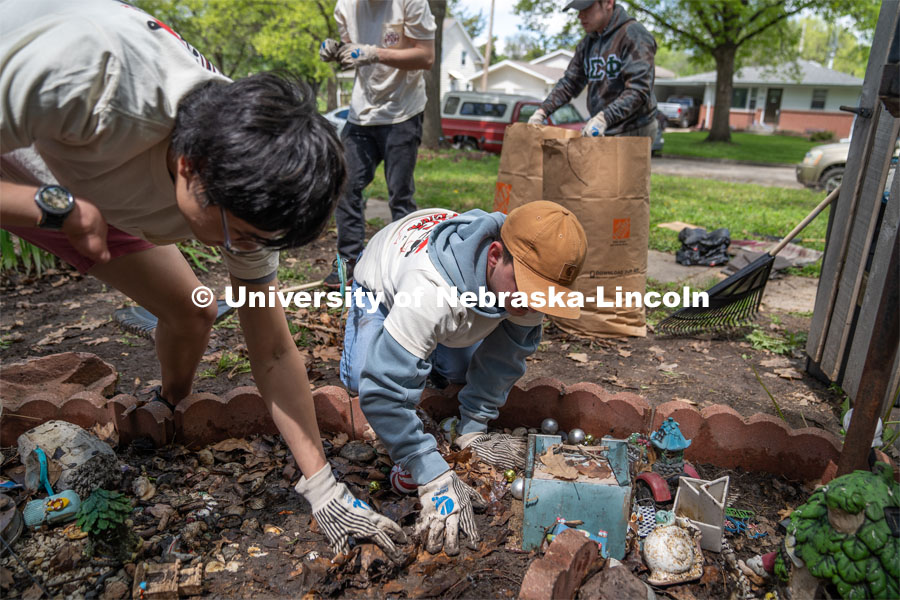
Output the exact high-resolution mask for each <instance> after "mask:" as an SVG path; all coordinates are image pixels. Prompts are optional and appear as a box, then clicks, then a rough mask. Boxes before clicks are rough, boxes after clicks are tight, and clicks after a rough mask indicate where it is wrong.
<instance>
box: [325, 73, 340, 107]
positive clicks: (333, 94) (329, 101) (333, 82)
mask: <svg viewBox="0 0 900 600" xmlns="http://www.w3.org/2000/svg"><path fill="white" fill-rule="evenodd" d="M326 82H327V83H326V85H325V90H326V91H325V95H326V98H325V107H326V110H328V111H332V110H334V109H336V108H337V107H338V102H337V86H338V83H337V75H335V76H333V77H329V78H328V79H326Z"/></svg>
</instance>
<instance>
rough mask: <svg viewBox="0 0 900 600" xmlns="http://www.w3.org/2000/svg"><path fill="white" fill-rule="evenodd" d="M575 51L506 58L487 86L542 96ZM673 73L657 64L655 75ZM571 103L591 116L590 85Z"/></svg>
mask: <svg viewBox="0 0 900 600" xmlns="http://www.w3.org/2000/svg"><path fill="white" fill-rule="evenodd" d="M573 56H575V53H574V52H572V51H571V50H556V51H554V52H551V53H549V54H545V55H544V56H540V57H538V58H535V59H534V60H530V61H527V62H526V61H521V60H504V61H501V62H499V63H497V64H495V65H491V66H490V67H489V68H488V86H487V87H488V90H493V91H496V92H503V93H506V94H521V95H525V96H534V97H535V98H539V99H540V100H543V99H544V98H546V97H547V94H549V93H550V90H552V89H553V86H555V85H556V82H557V81H559V80H560V78H562V76H563V74H564V73H565V72H566V68H567V67H568V66H569V62H570V61H571V60H572V57H573ZM673 76H674V73H672V72H671V71H668V70H666V69H663V68H662V67H656V78H657V79H665V78H668V77H673ZM470 82H471V84H472V89H476V90H480V89H481V73H480V72H479V73H475V74H474V75H473V76H472V78H471V80H470ZM572 105H573V106H575V108H577V109H578V112H580V113H581V114H582V115H583V116H585V117H589V116H590V114H589V113H588V110H587V87H585V89H584V90H582V92H581V93H580V94H579V95H578V96H576V97H575V99H573V100H572Z"/></svg>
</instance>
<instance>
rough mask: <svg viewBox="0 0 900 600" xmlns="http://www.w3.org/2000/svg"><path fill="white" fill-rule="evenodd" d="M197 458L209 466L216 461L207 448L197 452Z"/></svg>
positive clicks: (202, 463)
mask: <svg viewBox="0 0 900 600" xmlns="http://www.w3.org/2000/svg"><path fill="white" fill-rule="evenodd" d="M197 460H198V461H199V462H200V464H201V465H203V466H205V467H211V466H212V465H213V463H214V462H216V460H215V458H213V453H212V451H211V450H210V449H209V448H204V449H203V450H200V451H199V452H197Z"/></svg>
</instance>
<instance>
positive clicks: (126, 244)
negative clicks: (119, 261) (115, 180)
mask: <svg viewBox="0 0 900 600" xmlns="http://www.w3.org/2000/svg"><path fill="white" fill-rule="evenodd" d="M3 229H6V230H7V231H9V232H10V233H12V234H13V235H17V236H19V237H20V238H22V239H23V240H26V241H28V242H31V243H32V244H34V245H35V246H37V247H39V248H43V249H44V250H46V251H47V252H49V253H51V254H54V255H56V256H58V257H59V258H61V259H63V260H64V261H66V262H67V263H69V264H70V265H72V266H73V267H75V268H76V269H78V271H79V272H80V273H81V274H82V275H83V274H85V273H87V272H88V270H89V269H90V268H91V267H93V266H94V264H95V262H94V261H93V260H91V259H90V258H87V257H86V256H82V255H81V254H79V253H78V250H76V249H75V248H74V247H73V246H72V244H70V243H69V238H67V237H66V236H65V234H64V233H63V232H61V231H53V230H50V229H38V228H35V227H7V226H4V227H3ZM106 245H107V246H108V247H109V255H110V259H113V258H118V257H120V256H125V255H126V254H133V253H135V252H141V251H143V250H149V249H150V248H155V247H156V246H154V245H153V244H151V243H150V242H148V241H146V240H142V239H141V238H138V237H134V236H133V235H131V234H130V233H125V232H124V231H122V230H120V229H116V228H115V227H113V226H111V225H110V226H109V230H108V231H107V233H106Z"/></svg>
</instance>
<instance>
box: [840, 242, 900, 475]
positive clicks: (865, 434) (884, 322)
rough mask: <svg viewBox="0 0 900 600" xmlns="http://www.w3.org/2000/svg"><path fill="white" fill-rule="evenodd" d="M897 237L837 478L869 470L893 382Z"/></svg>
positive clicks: (898, 327)
mask: <svg viewBox="0 0 900 600" xmlns="http://www.w3.org/2000/svg"><path fill="white" fill-rule="evenodd" d="M898 241H900V240H898V238H897V236H896V235H895V236H894V243H893V250H892V252H891V258H890V263H889V265H888V277H887V281H885V286H884V292H883V294H882V296H881V302H880V303H879V306H878V314H877V315H876V317H875V324H874V329H873V332H872V339H871V340H870V342H869V349H868V354H867V356H866V363H865V366H864V367H863V371H862V376H861V381H860V384H859V393H858V394H857V396H856V402H855V403H854V406H853V417H852V418H851V420H850V427H849V428H848V429H847V437H846V439H845V440H844V449H843V450H842V451H841V456H840V458H839V459H838V468H837V475H838V476H841V475H846V474H847V473H852V472H853V471H855V470H857V469H866V468H867V466H868V464H867V460H866V459H867V457H868V455H869V448H870V447H871V446H872V438H873V437H874V435H875V428H876V426H877V425H878V417H880V416H881V415H880V413H881V404H882V399H883V398H884V395H885V392H886V390H887V385H888V382H889V381H890V380H891V368H892V366H893V363H894V356H893V353H891V352H890V351H889V349H893V350H894V352H896V351H897V345H898V343H900V311H898V310H897V307H898V306H900V244H898Z"/></svg>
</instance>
